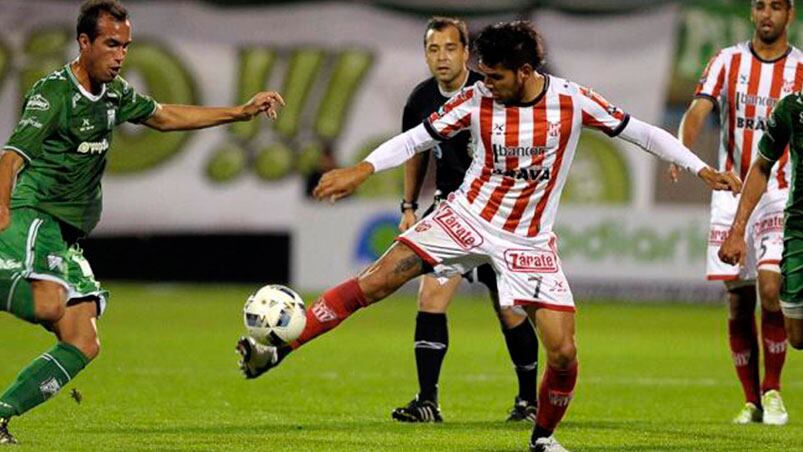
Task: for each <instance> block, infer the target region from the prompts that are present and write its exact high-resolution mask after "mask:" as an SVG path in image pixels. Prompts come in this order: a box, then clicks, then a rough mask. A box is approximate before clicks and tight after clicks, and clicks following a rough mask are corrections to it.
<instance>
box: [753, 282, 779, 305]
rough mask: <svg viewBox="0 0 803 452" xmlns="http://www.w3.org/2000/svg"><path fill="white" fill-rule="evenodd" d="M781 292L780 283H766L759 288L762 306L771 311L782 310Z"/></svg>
mask: <svg viewBox="0 0 803 452" xmlns="http://www.w3.org/2000/svg"><path fill="white" fill-rule="evenodd" d="M780 290H781V285H780V282H777V281H772V282H764V283H762V284H760V285H759V287H758V296H759V297H760V298H761V306H763V307H764V309H767V310H770V311H777V310H779V309H781V305H780V301H779V298H778V297H779V293H780Z"/></svg>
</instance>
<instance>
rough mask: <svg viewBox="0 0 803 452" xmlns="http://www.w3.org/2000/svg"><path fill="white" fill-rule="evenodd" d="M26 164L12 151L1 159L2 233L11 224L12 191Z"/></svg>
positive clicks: (0, 228)
mask: <svg viewBox="0 0 803 452" xmlns="http://www.w3.org/2000/svg"><path fill="white" fill-rule="evenodd" d="M24 163H25V161H24V160H23V159H22V157H20V155H19V154H17V153H16V152H14V151H12V150H6V151H4V152H3V156H2V157H0V231H4V230H5V229H6V228H7V227H8V225H9V224H11V210H10V206H11V191H12V190H13V188H14V181H15V179H16V177H17V173H19V171H20V169H21V168H22V165H23V164H24Z"/></svg>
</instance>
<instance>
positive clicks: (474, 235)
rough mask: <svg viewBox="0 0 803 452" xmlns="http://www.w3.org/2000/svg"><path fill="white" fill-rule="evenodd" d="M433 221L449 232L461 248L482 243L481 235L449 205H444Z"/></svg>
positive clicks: (473, 246) (468, 247)
mask: <svg viewBox="0 0 803 452" xmlns="http://www.w3.org/2000/svg"><path fill="white" fill-rule="evenodd" d="M435 222H436V223H438V225H439V226H440V227H442V228H443V230H444V231H446V233H447V234H449V237H451V238H452V240H454V241H455V242H456V243H457V244H458V245H460V246H461V247H462V248H464V249H467V250H470V249H472V248H476V247H478V246H479V245H481V244H482V241H483V240H482V236H481V235H480V233H479V232H477V230H476V229H474V228H473V227H471V226H470V225H468V224H466V222H465V221H464V220H463V219H462V218H460V217H459V216H457V214H456V213H455V212H454V210H452V209H451V207H449V206H447V205H444V206H443V207H442V208H441V209H440V212H438V214H437V215H435Z"/></svg>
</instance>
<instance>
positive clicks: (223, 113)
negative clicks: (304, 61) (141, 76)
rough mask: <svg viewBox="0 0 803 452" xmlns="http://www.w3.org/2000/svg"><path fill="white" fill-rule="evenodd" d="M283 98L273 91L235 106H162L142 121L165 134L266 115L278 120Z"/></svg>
mask: <svg viewBox="0 0 803 452" xmlns="http://www.w3.org/2000/svg"><path fill="white" fill-rule="evenodd" d="M284 104H285V103H284V99H282V96H280V95H279V93H277V92H274V91H262V92H260V93H257V94H256V95H255V96H254V97H252V98H251V100H249V101H248V102H246V103H245V104H243V105H238V106H236V107H202V106H198V105H175V104H164V105H160V106H159V108H158V109H157V110H156V113H154V114H153V116H151V117H150V118H148V119H147V120H146V121H144V122H143V124H145V125H146V126H148V127H150V128H152V129H156V130H159V131H162V132H167V131H173V130H194V129H203V128H206V127H214V126H218V125H221V124H227V123H230V122H235V121H249V120H251V119H253V118H254V117H256V116H258V115H260V114H262V113H264V114H265V115H266V116H267V117H268V118H270V119H276V116H277V114H278V111H279V108H280V107H281V106H282V105H284Z"/></svg>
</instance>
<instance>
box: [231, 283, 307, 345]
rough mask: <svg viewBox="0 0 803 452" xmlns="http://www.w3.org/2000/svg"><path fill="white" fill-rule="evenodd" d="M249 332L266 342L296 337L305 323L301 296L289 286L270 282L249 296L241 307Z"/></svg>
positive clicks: (280, 341) (278, 342)
mask: <svg viewBox="0 0 803 452" xmlns="http://www.w3.org/2000/svg"><path fill="white" fill-rule="evenodd" d="M243 320H244V321H245V328H246V330H248V335H249V336H251V337H252V338H254V340H256V341H257V342H259V343H261V344H266V345H283V344H287V343H289V342H292V341H294V340H296V339H298V336H300V335H301V332H302V331H304V326H305V325H306V324H307V314H306V309H305V308H304V300H302V299H301V297H300V296H299V295H298V294H297V293H296V292H295V291H294V290H292V289H290V288H288V287H285V286H282V285H279V284H270V285H267V286H264V287H262V288H260V289H259V290H257V291H256V293H254V294H253V295H251V296H250V297H248V300H246V302H245V307H244V308H243Z"/></svg>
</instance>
